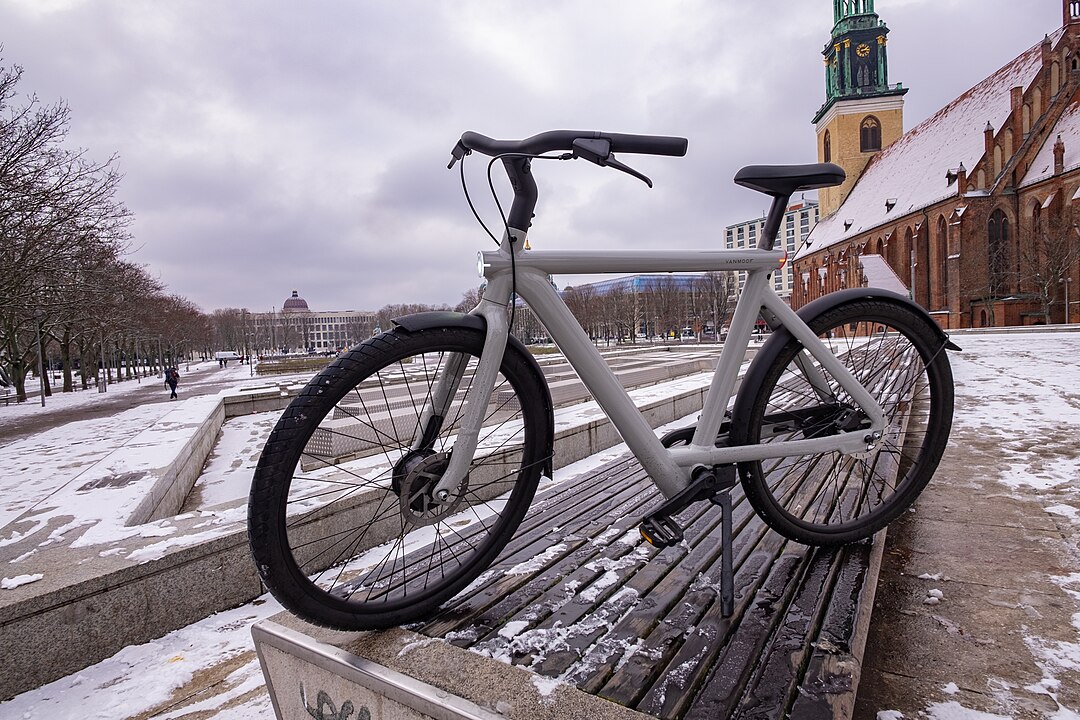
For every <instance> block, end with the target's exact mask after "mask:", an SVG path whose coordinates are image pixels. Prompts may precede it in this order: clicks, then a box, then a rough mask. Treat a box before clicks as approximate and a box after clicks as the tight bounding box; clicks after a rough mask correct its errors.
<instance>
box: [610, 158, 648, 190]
mask: <svg viewBox="0 0 1080 720" xmlns="http://www.w3.org/2000/svg"><path fill="white" fill-rule="evenodd" d="M605 165H607V166H608V167H611V168H615V169H616V170H620V171H622V172H624V173H626V174H627V175H630V176H631V177H636V178H637V179H638V180H640V181H642V182H643V183H645V184H646V185H648V186H649V187H650V188H651V187H652V180H650V179H649V178H648V177H646V176H645V175H642V174H641V173H639V172H638V171H637V170H635V169H634V168H632V167H630V166H628V165H624V164H623V163H621V162H620V161H618V160H616V159H615V156H614V155H609V156H608V159H607V162H606V163H605Z"/></svg>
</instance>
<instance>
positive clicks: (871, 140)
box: [859, 115, 881, 152]
mask: <svg viewBox="0 0 1080 720" xmlns="http://www.w3.org/2000/svg"><path fill="white" fill-rule="evenodd" d="M880 149H881V123H880V122H878V119H877V118H876V117H874V116H873V115H867V116H866V117H864V118H863V121H862V124H861V125H860V126H859V151H860V152H877V151H878V150H880Z"/></svg>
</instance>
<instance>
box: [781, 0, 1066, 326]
mask: <svg viewBox="0 0 1080 720" xmlns="http://www.w3.org/2000/svg"><path fill="white" fill-rule="evenodd" d="M1039 1H1040V2H1047V1H1048V0H1039ZM1014 8H1015V12H1018V13H1019V12H1024V11H1025V8H1026V6H1025V5H1023V4H1017V5H1015V6H1014ZM834 12H835V16H834V17H835V24H834V27H833V33H832V39H831V41H830V43H829V44H828V45H827V46H826V49H825V53H824V54H825V63H826V102H825V104H824V105H823V106H822V108H821V110H819V111H818V113H817V115H816V117H815V118H814V121H815V123H816V125H817V130H818V158H819V160H821V161H823V162H824V161H832V162H837V163H839V164H841V165H842V166H844V168H845V170H846V171H847V172H848V180H847V181H846V182H845V184H844V185H842V186H841V187H839V188H836V189H834V190H832V191H828V192H824V191H823V192H822V193H821V194H820V195H819V200H820V202H821V214H822V217H821V221H820V222H819V223H818V224H817V226H816V227H815V228H814V230H813V232H812V233H811V235H810V239H809V242H808V246H807V247H804V248H803V250H801V251H800V252H799V253H798V254H797V255H796V257H795V260H794V272H795V283H794V288H793V301H792V304H793V306H795V307H799V306H802V305H804V304H805V303H807V302H809V301H810V300H813V299H814V298H816V297H818V296H820V295H823V294H825V293H827V292H830V291H833V290H837V289H839V288H844V287H856V286H860V285H865V284H868V283H869V282H871V281H872V282H873V283H874V284H875V285H880V284H885V285H888V286H890V287H894V288H900V289H902V290H904V291H905V292H906V293H907V294H908V295H909V296H910V297H912V298H913V299H914V300H915V302H917V303H918V304H920V305H921V306H923V307H924V308H926V309H927V310H928V311H930V312H931V314H932V315H933V316H934V318H935V320H936V321H937V322H938V323H939V324H940V325H941V326H942V327H945V328H962V327H982V326H991V325H997V326H1002V325H1026V324H1035V323H1042V322H1067V321H1077V320H1080V312H1078V309H1080V308H1078V305H1080V297H1077V296H1078V295H1080V229H1078V227H1077V223H1078V221H1080V212H1078V210H1077V208H1078V206H1080V0H1062V13H1063V24H1062V27H1061V28H1060V29H1058V30H1057V31H1056V32H1054V33H1052V34H1050V35H1048V36H1046V37H1045V38H1043V39H1042V40H1041V41H1039V42H1036V43H1035V44H1034V45H1033V46H1031V47H1030V48H1029V49H1028V50H1026V51H1024V52H1023V53H1021V54H1020V55H1019V56H1018V57H1016V58H1014V59H1012V60H1010V61H1009V62H1007V63H1006V64H1005V65H1004V66H1003V67H1002V68H1001V69H1000V70H998V71H997V72H995V73H994V74H992V75H991V76H990V77H988V78H986V79H985V80H983V81H982V82H980V83H978V84H977V85H975V86H974V87H972V88H970V89H968V90H966V91H965V92H963V93H961V94H960V95H959V96H958V97H957V98H956V99H955V100H953V101H952V102H950V103H949V104H948V105H946V106H945V107H943V108H942V109H941V110H939V111H938V112H937V113H936V114H935V115H933V116H932V117H930V118H929V119H927V120H926V121H924V122H923V123H921V124H919V125H918V126H917V127H915V128H913V129H912V130H909V131H908V132H906V133H903V134H900V128H902V114H903V102H902V95H903V93H904V92H906V90H904V89H903V88H901V87H900V86H899V85H896V86H890V85H888V83H887V58H886V55H885V48H886V43H885V33H886V30H885V25H884V23H883V22H881V21H880V20H879V18H878V16H877V15H876V14H875V13H874V3H873V0H836V2H835V6H834ZM983 40H987V39H986V38H984V39H983ZM871 278H873V280H871Z"/></svg>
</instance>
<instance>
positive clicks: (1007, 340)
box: [0, 333, 1080, 720]
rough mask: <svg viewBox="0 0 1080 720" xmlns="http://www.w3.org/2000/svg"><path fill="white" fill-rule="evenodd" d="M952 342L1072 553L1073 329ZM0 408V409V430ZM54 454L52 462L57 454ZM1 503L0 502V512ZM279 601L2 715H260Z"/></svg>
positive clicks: (1017, 474)
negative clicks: (190, 693)
mask: <svg viewBox="0 0 1080 720" xmlns="http://www.w3.org/2000/svg"><path fill="white" fill-rule="evenodd" d="M958 343H959V344H960V345H961V346H963V348H964V352H963V353H957V354H953V355H952V356H951V359H952V361H953V367H954V371H955V373H956V380H957V386H958V389H959V393H958V397H960V398H961V402H960V403H959V404H958V407H957V415H956V421H955V422H956V425H957V427H958V428H959V427H963V428H966V429H973V430H978V431H980V432H981V433H983V434H984V435H985V437H986V438H987V439H988V441H989V444H991V445H993V446H996V447H1000V452H1001V456H1002V458H1003V460H1004V462H1003V463H1002V466H1001V480H1002V482H1003V483H1005V484H1006V487H1007V488H1008V489H1009V491H1010V492H1014V493H1016V494H1017V495H1018V496H1019V495H1022V496H1025V497H1031V496H1032V495H1033V494H1034V496H1035V497H1037V498H1038V500H1039V501H1040V502H1041V503H1042V504H1043V505H1044V507H1045V508H1046V510H1047V512H1050V513H1053V514H1054V515H1055V516H1056V517H1059V518H1061V519H1063V521H1065V522H1067V523H1070V524H1071V525H1072V526H1073V527H1077V528H1078V532H1076V533H1073V534H1072V535H1071V537H1072V538H1073V540H1065V541H1063V547H1062V552H1063V553H1066V554H1072V555H1073V556H1074V557H1078V558H1080V550H1078V549H1077V547H1076V546H1075V538H1076V537H1078V535H1080V449H1078V447H1077V444H1076V442H1075V438H1074V435H1075V429H1076V428H1077V427H1080V396H1078V395H1077V393H1076V388H1078V387H1080V363H1077V361H1076V358H1078V357H1080V333H1075V334H1074V333H1059V334H1050V333H1048V334H1040V335H996V336H982V335H980V336H963V337H960V338H958ZM244 370H245V371H246V368H244ZM669 391H670V389H669ZM654 392H655V391H654ZM973 399H977V400H976V401H973ZM166 407H168V405H166ZM20 410H21V408H20ZM578 413H582V414H586V415H587V414H589V413H587V412H585V411H584V410H583V409H582V408H577V409H575V410H574V411H573V414H578ZM579 417H580V415H579ZM2 418H3V412H2V411H0V431H2V428H3V419H2ZM230 422H233V421H230ZM260 422H261V421H260V420H257V419H252V420H250V423H251V425H243V424H238V425H235V426H234V427H233V431H235V432H236V433H237V438H235V440H236V443H235V444H234V439H233V438H230V439H229V440H227V441H226V442H228V443H229V444H228V446H227V448H228V449H226V447H225V446H223V448H222V451H221V452H220V453H219V454H218V455H217V457H216V458H215V459H214V461H212V462H211V464H210V468H212V469H213V473H212V474H215V473H218V472H219V470H220V475H219V477H224V476H226V475H228V474H230V470H233V469H234V468H233V462H232V461H230V460H229V459H228V456H229V453H237V454H239V455H240V456H241V465H244V464H246V463H247V462H248V461H249V460H248V459H244V457H246V456H244V453H245V452H247V448H248V446H247V445H246V444H245V443H244V442H241V440H242V438H243V437H244V436H249V435H250V436H254V435H255V434H256V433H257V431H258V432H261V428H260V427H259V424H260ZM116 423H117V420H116V418H113V419H112V424H111V425H109V426H108V427H109V428H111V431H112V432H104V431H103V428H102V427H91V426H89V425H87V426H83V425H81V424H74V423H73V424H71V425H73V426H76V425H77V426H76V427H68V432H67V434H66V435H65V434H60V435H53V436H51V437H50V438H49V439H47V440H42V439H41V438H40V437H38V438H35V440H36V441H37V444H36V445H27V446H25V447H24V448H23V451H22V452H19V453H10V452H6V450H7V448H5V452H4V453H2V455H0V497H3V498H4V502H5V503H6V502H8V501H9V493H12V492H17V489H18V486H19V485H20V484H21V483H23V482H24V472H25V471H24V470H22V469H20V468H23V467H28V466H27V465H26V463H27V462H32V463H33V462H36V460H35V456H37V455H41V454H44V453H46V452H47V451H48V450H49V448H50V447H52V448H56V447H63V446H68V447H70V442H69V441H70V440H77V441H79V442H80V443H81V444H82V445H85V451H86V452H93V451H95V448H97V450H96V451H98V452H102V450H101V448H100V444H104V443H108V442H110V439H109V438H110V436H111V435H117V434H120V433H118V432H117V430H118V426H117V424H116ZM230 432H232V431H230ZM624 451H625V448H624V447H616V448H611V449H610V450H608V451H605V452H603V453H600V454H598V455H596V456H593V457H591V458H587V459H586V460H583V461H581V462H578V463H574V464H573V465H570V466H568V467H566V468H563V469H562V470H559V471H557V472H556V473H555V477H554V478H552V479H550V480H544V483H543V486H542V489H543V488H548V487H551V486H553V485H557V484H559V483H562V482H567V481H570V480H572V479H573V478H575V477H577V476H580V475H583V474H584V473H588V472H591V471H592V470H594V469H595V468H597V467H599V466H600V465H601V464H603V463H604V462H607V461H608V460H610V459H612V458H614V457H616V456H618V455H619V454H620V453H621V452H624ZM995 452H996V450H995ZM11 455H24V456H26V458H25V459H24V460H23V465H17V464H14V463H13V462H12V460H11V457H10V456H11ZM56 457H58V456H54V459H53V460H52V461H51V462H54V463H55V462H57V460H56ZM3 463H8V464H7V465H3ZM236 472H237V473H239V474H242V472H241V471H240V470H236ZM228 484H229V483H227V482H224V481H222V482H219V483H211V484H209V485H208V489H207V493H208V495H214V496H215V497H217V498H220V497H224V495H215V494H216V493H218V492H219V491H220V492H223V493H225V494H229V493H228V492H226V491H225V490H224V488H225V487H226V486H227V485H228ZM215 486H216V487H215ZM2 508H3V506H2V505H0V511H2ZM1070 543H1071V544H1070ZM1078 567H1080V562H1078ZM1056 582H1057V583H1058V584H1059V585H1060V586H1061V587H1062V588H1063V589H1064V590H1065V591H1066V592H1067V593H1068V594H1070V595H1071V596H1072V597H1074V598H1076V600H1077V609H1078V610H1080V573H1074V574H1072V575H1069V576H1065V577H1061V578H1057V579H1056ZM621 600H623V601H625V602H627V603H629V604H632V603H633V602H634V598H629V597H625V598H621ZM615 605H617V603H616V604H615ZM610 609H611V610H612V613H611V615H612V617H607V618H604V621H605V622H610V621H611V620H612V619H613V617H617V614H618V612H619V611H620V610H624V609H625V608H624V607H614V606H613V607H612V608H610ZM278 610H279V608H278V607H277V605H276V603H275V602H274V601H273V600H271V599H269V598H260V599H259V600H257V601H255V602H254V603H249V604H247V605H244V606H242V607H240V608H237V609H235V610H231V611H228V612H225V613H219V614H217V615H214V616H212V617H210V618H207V619H205V620H203V621H200V622H198V623H194V624H192V625H190V626H188V627H186V628H183V629H181V630H177V631H175V632H173V633H169V634H168V635H166V636H164V637H163V638H160V639H158V640H155V641H152V642H149V643H146V644H143V645H139V646H132V647H128V648H126V649H124V650H123V651H121V652H120V653H117V654H116V655H115V656H113V657H112V658H109V659H107V660H104V661H102V662H100V663H98V664H96V665H94V666H91V667H89V668H86V669H84V670H82V671H80V672H78V673H75V674H74V675H71V676H68V677H66V678H62V679H60V680H58V681H56V682H54V683H50V684H49V685H46V686H43V687H41V688H38V689H36V690H32V691H29V692H27V693H24V694H22V695H19V696H17V697H16V698H14V699H12V700H10V701H8V702H5V703H0V717H2V718H13V719H19V718H21V719H24V720H31V719H33V718H46V717H47V718H49V720H63V719H64V718H79V719H80V720H81V719H82V718H110V719H113V718H115V719H116V720H122V719H123V718H131V717H134V716H137V715H140V714H143V713H145V714H147V715H148V716H149V715H152V716H155V717H165V718H177V717H181V716H183V715H186V714H188V713H194V712H196V711H203V712H205V715H202V714H200V715H198V716H199V717H206V718H220V719H221V720H224V718H229V719H230V720H247V719H249V718H250V719H255V718H259V719H261V718H265V717H269V716H271V713H272V711H271V710H270V705H269V700H268V698H267V696H266V695H265V693H264V692H263V691H261V690H259V687H260V686H261V683H262V678H261V673H260V672H259V670H258V664H257V661H256V660H255V658H254V654H253V649H252V643H251V636H250V625H251V623H253V622H255V621H257V620H258V619H261V618H264V617H268V616H270V615H272V614H274V613H275V612H277V611H278ZM1073 625H1074V627H1075V629H1076V638H1077V642H1075V643H1069V642H1060V641H1057V642H1047V641H1045V640H1043V639H1040V638H1029V647H1031V648H1032V652H1033V655H1035V657H1036V658H1037V660H1038V662H1039V663H1040V667H1041V668H1042V669H1043V670H1044V673H1045V679H1044V680H1043V681H1042V683H1041V687H1042V688H1043V689H1044V690H1045V691H1046V692H1047V693H1053V692H1054V690H1055V688H1056V687H1058V685H1057V684H1055V683H1059V681H1058V680H1056V679H1055V674H1060V673H1061V671H1062V670H1066V669H1068V670H1070V671H1077V670H1080V612H1077V613H1076V614H1075V615H1074V616H1073ZM513 630H518V629H517V628H514V629H513ZM564 639H565V638H559V637H540V636H539V634H538V633H535V632H533V633H530V632H529V631H518V632H514V631H512V630H510V629H507V631H506V633H505V634H504V635H502V636H500V637H499V638H498V643H497V644H494V643H493V646H492V647H490V648H488V651H489V652H490V653H491V654H492V655H493V656H496V657H500V656H503V655H504V654H508V651H511V650H512V649H513V645H522V644H526V643H528V644H537V645H538V649H539V650H540V651H541V652H542V651H543V649H544V645H545V643H549V642H550V643H552V644H558V643H559V642H560V640H564ZM596 651H597V652H600V651H603V653H605V654H607V653H611V652H621V653H623V654H624V655H632V654H633V652H634V651H635V648H632V647H627V648H596ZM220 667H224V668H226V671H227V672H225V674H224V676H225V677H226V681H225V683H224V686H225V689H224V690H221V689H220V688H219V689H218V691H216V692H211V693H209V694H207V696H206V697H205V698H204V699H202V700H199V701H196V704H194V705H189V706H186V707H183V708H180V707H179V706H177V705H176V703H177V701H178V698H180V697H182V696H183V695H184V694H185V693H184V686H185V684H186V683H188V682H189V681H190V680H191V678H192V677H193V675H194V674H195V673H197V672H198V671H200V670H205V669H207V668H220ZM943 693H945V695H946V696H949V695H951V694H952V693H950V692H949V691H948V690H943ZM61 697H62V698H63V700H61V699H60V698H61ZM943 699H944V698H943ZM921 715H922V716H923V717H928V718H931V720H997V719H998V718H1002V717H1004V716H999V715H992V714H987V713H982V712H977V711H974V710H970V709H967V708H965V707H964V706H963V705H962V704H961V703H960V702H958V701H957V700H956V699H954V698H949V699H948V701H946V702H930V699H929V698H928V699H927V704H926V706H925V710H924V711H923V712H922V713H921ZM878 717H879V718H881V719H882V720H896V719H897V718H900V717H902V716H901V715H900V714H899V713H896V712H895V711H889V710H883V711H881V712H880V713H878ZM1051 717H1052V718H1053V719H1054V720H1078V718H1080V715H1077V713H1076V712H1075V711H1074V710H1072V709H1069V708H1064V707H1062V708H1060V709H1059V711H1058V712H1057V713H1055V714H1054V715H1053V716H1051Z"/></svg>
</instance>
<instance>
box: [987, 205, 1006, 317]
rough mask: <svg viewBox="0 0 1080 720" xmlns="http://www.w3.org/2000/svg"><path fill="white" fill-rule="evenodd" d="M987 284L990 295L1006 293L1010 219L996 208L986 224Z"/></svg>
mask: <svg viewBox="0 0 1080 720" xmlns="http://www.w3.org/2000/svg"><path fill="white" fill-rule="evenodd" d="M986 241H987V242H986V252H987V271H988V272H987V278H986V280H987V285H988V288H987V289H988V290H989V291H990V295H993V296H996V297H997V296H1001V295H1004V294H1005V292H1006V289H1007V287H1008V271H1009V270H1008V269H1009V262H1008V253H1009V219H1008V218H1006V217H1005V213H1003V212H1002V211H1001V210H995V211H994V212H993V213H991V215H990V220H989V221H988V222H987V224H986Z"/></svg>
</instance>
